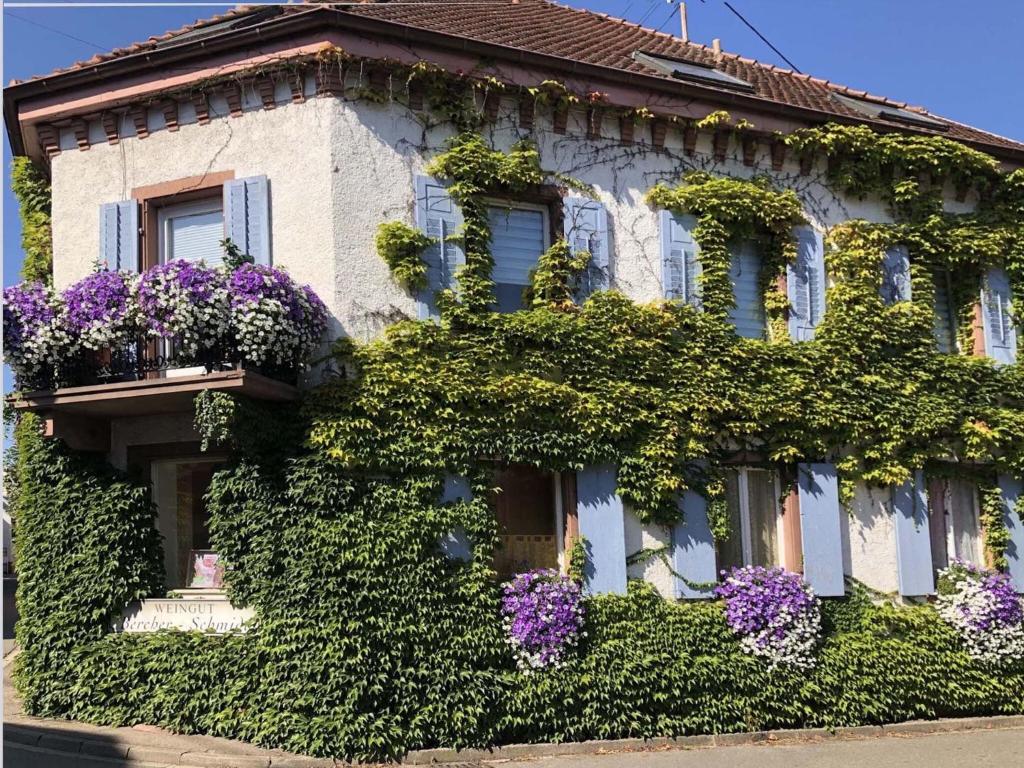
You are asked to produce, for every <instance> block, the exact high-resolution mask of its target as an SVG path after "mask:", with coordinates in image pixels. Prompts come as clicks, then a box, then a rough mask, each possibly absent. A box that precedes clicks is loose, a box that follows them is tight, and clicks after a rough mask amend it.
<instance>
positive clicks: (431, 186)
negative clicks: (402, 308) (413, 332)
mask: <svg viewBox="0 0 1024 768" xmlns="http://www.w3.org/2000/svg"><path fill="white" fill-rule="evenodd" d="M416 226H417V227H419V228H420V229H421V230H423V232H424V233H425V234H426V235H427V236H428V237H431V238H433V239H434V243H433V244H432V245H431V246H430V247H429V248H427V249H426V250H425V251H424V252H423V259H424V260H425V261H426V262H427V287H426V288H425V289H424V290H423V292H422V293H421V294H420V296H419V299H418V301H419V316H420V319H421V320H426V319H427V318H431V317H437V316H438V311H437V300H436V294H437V293H438V292H439V291H442V290H446V289H454V288H455V272H456V270H457V269H458V268H459V267H460V266H461V265H462V264H465V262H466V257H465V253H464V251H463V249H462V243H461V241H460V239H459V238H460V237H461V233H460V232H459V228H460V227H461V226H462V210H461V209H460V208H459V206H457V205H456V204H455V201H454V200H452V197H451V195H449V194H448V188H447V186H446V185H445V184H444V183H443V182H440V181H438V180H437V179H434V178H432V177H430V176H417V177H416Z"/></svg>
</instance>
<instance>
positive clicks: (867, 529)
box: [840, 483, 899, 593]
mask: <svg viewBox="0 0 1024 768" xmlns="http://www.w3.org/2000/svg"><path fill="white" fill-rule="evenodd" d="M891 498H892V496H891V492H890V491H889V489H887V488H869V487H868V486H866V485H864V484H863V483H858V484H857V489H856V493H855V494H854V498H853V501H852V502H851V504H850V509H849V510H845V509H844V510H842V515H843V524H842V525H841V526H840V530H841V532H842V535H843V572H844V573H845V574H846V575H847V576H852V577H853V578H855V579H857V580H858V581H861V582H863V583H864V584H865V585H867V586H868V587H870V588H871V589H874V590H877V591H879V592H885V593H895V592H897V591H898V589H899V581H898V577H897V571H896V528H895V520H894V518H893V512H892V509H891V507H890V503H891Z"/></svg>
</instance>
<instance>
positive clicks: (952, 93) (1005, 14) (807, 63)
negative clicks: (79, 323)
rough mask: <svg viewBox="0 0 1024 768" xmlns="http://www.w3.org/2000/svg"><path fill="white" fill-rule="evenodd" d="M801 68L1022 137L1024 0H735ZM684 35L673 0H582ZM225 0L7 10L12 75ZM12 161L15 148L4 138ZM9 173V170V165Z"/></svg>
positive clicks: (9, 261)
mask: <svg viewBox="0 0 1024 768" xmlns="http://www.w3.org/2000/svg"><path fill="white" fill-rule="evenodd" d="M730 2H731V4H732V6H733V7H734V8H736V9H737V10H738V11H739V12H740V13H742V14H743V15H744V16H745V17H746V18H747V19H748V20H749V21H750V22H751V23H752V24H754V26H756V27H757V28H758V29H759V30H760V31H761V32H762V33H763V34H764V35H765V36H766V37H767V38H768V39H769V40H771V41H772V43H773V44H774V45H775V46H776V47H777V48H778V49H779V50H780V51H782V53H783V54H785V56H787V57H788V58H789V59H790V60H791V61H792V62H793V63H794V64H795V65H796V66H797V67H798V68H799V69H801V70H802V71H803V72H805V73H810V74H812V75H814V76H816V77H823V78H827V79H829V80H833V81H835V82H839V83H843V84H844V85H850V86H853V87H857V88H864V89H866V90H868V91H870V92H872V93H877V94H880V95H885V96H890V97H892V98H896V99H899V100H902V101H908V102H910V103H912V104H920V105H923V106H925V107H927V108H929V109H931V110H933V111H935V112H937V113H939V114H942V115H945V116H947V117H950V118H953V119H955V120H959V121H962V122H965V123H969V124H971V125H975V126H977V127H979V128H983V129H986V130H990V131H993V132H995V133H999V134H1002V135H1004V136H1009V137H1012V138H1015V139H1019V140H1024V97H1022V96H1021V83H1022V81H1024V50H1022V48H1024V44H1022V41H1024V2H1021V0H976V2H974V3H964V2H960V1H954V0H730ZM570 4H571V5H575V6H578V7H586V8H591V9H593V10H597V11H601V12H604V13H608V14H611V15H615V16H619V17H623V16H624V17H626V18H628V19H630V20H632V21H637V22H639V21H641V20H645V21H644V24H645V26H651V27H654V28H658V27H662V28H663V29H664V31H670V32H672V33H673V34H677V33H678V30H679V18H678V15H676V16H672V17H671V18H669V16H670V14H671V13H672V12H673V10H674V7H673V6H671V5H669V4H667V3H666V2H665V0H573V2H571V3H570ZM687 9H688V17H689V26H690V38H691V39H692V40H694V41H696V42H701V43H705V44H710V43H711V40H712V38H715V37H718V38H721V39H722V45H723V47H724V49H725V50H727V51H730V52H736V53H741V54H743V55H745V56H751V57H753V58H756V59H759V60H761V61H765V62H771V63H774V64H778V65H783V66H784V62H783V61H781V60H780V59H779V58H778V56H776V54H774V53H773V52H772V51H771V50H770V49H769V48H768V47H767V46H766V45H765V44H764V43H763V42H761V41H760V40H759V39H758V38H757V37H756V36H755V35H754V33H753V32H751V31H750V30H749V29H748V28H747V27H745V26H744V25H743V23H742V22H741V21H739V20H738V19H737V18H736V17H735V16H734V15H733V14H732V13H731V12H730V11H729V9H728V8H727V7H726V5H725V3H724V0H689V1H688V3H687ZM220 10H223V7H221V8H217V7H215V6H211V7H209V8H199V7H172V8H168V7H154V6H151V7H120V8H84V7H79V8H75V7H68V8H23V7H19V8H5V10H4V24H3V43H4V45H3V67H4V73H3V74H4V82H5V83H6V82H7V81H9V80H10V79H11V78H26V77H30V76H32V75H36V74H40V73H45V72H48V71H50V70H52V69H55V68H56V67H62V66H67V65H68V64H70V63H71V62H73V61H76V60H79V59H86V58H88V57H90V56H92V55H93V54H94V53H97V52H98V51H100V50H109V49H111V48H114V47H117V46H122V45H126V44H128V43H131V42H134V41H138V40H144V39H145V38H147V37H149V36H150V35H153V34H159V33H160V32H163V31H165V30H168V29H172V28H175V27H178V26H181V25H182V24H186V23H189V22H191V21H193V20H195V19H196V18H202V17H205V16H208V15H212V14H214V13H217V12H219V11H220ZM4 166H5V169H6V168H9V166H10V147H9V145H8V143H7V140H6V135H5V139H4ZM5 174H6V170H5ZM3 214H4V238H3V244H4V270H3V273H4V284H5V285H9V284H10V283H12V282H16V281H17V272H18V268H19V266H20V263H21V252H20V247H19V238H20V232H19V226H18V217H17V209H16V206H15V203H14V199H13V197H12V196H11V194H10V191H9V189H8V185H7V184H6V183H5V184H4V197H3Z"/></svg>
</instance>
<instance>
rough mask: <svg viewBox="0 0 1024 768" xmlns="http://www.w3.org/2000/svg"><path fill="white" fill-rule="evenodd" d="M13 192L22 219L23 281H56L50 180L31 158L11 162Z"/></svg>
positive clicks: (16, 159)
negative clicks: (54, 279)
mask: <svg viewBox="0 0 1024 768" xmlns="http://www.w3.org/2000/svg"><path fill="white" fill-rule="evenodd" d="M11 190H12V191H13V192H14V197H15V198H16V199H17V201H18V215H19V216H20V217H21V249H22V251H23V252H24V254H25V256H24V260H23V261H22V264H21V277H22V279H23V280H29V281H33V280H40V281H42V282H44V283H49V282H51V281H52V279H53V234H52V232H51V214H50V181H49V179H47V178H46V176H45V175H44V174H43V172H42V171H41V170H40V168H39V166H37V165H36V164H35V163H33V162H32V160H31V159H29V158H28V157H16V158H14V160H13V161H12V162H11Z"/></svg>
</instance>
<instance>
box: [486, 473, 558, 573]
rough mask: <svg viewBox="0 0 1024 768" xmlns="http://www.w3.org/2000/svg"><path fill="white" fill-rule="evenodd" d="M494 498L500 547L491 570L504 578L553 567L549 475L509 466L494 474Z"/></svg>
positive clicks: (555, 556)
mask: <svg viewBox="0 0 1024 768" xmlns="http://www.w3.org/2000/svg"><path fill="white" fill-rule="evenodd" d="M495 485H496V486H497V487H498V488H500V489H501V490H500V492H498V493H495V495H494V497H493V498H494V508H495V512H496V515H497V518H498V527H499V531H498V534H499V539H500V541H501V546H500V547H499V549H498V551H497V552H496V553H495V557H494V561H495V562H494V569H495V570H496V571H497V572H498V575H499V577H501V578H502V579H506V578H509V577H511V576H512V575H513V574H516V573H520V572H522V571H527V570H530V569H532V568H557V567H558V544H557V541H556V538H555V493H556V490H557V489H556V487H555V480H554V475H552V474H551V473H550V472H542V471H541V470H539V469H535V468H534V467H527V466H513V467H508V468H506V469H503V470H501V471H500V472H498V474H497V477H496V478H495Z"/></svg>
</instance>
